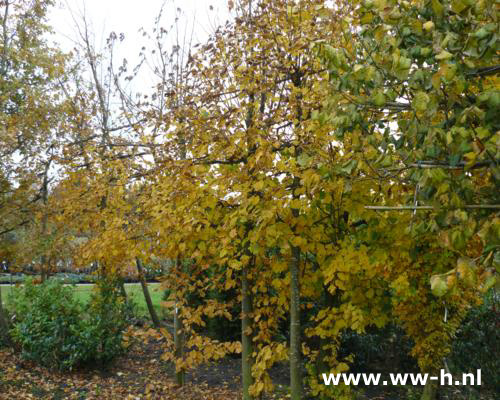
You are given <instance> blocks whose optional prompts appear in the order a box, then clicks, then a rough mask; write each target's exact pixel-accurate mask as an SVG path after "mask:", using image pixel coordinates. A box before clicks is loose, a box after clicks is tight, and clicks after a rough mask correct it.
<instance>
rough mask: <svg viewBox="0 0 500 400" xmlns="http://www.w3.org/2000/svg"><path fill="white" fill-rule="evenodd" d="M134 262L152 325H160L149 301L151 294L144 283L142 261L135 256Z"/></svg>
mask: <svg viewBox="0 0 500 400" xmlns="http://www.w3.org/2000/svg"><path fill="white" fill-rule="evenodd" d="M135 263H136V265H137V272H138V273H139V281H140V282H141V286H142V293H144V300H146V305H147V307H148V311H149V315H151V320H152V321H153V324H154V326H156V327H157V328H159V327H160V326H161V323H160V319H159V318H158V314H156V310H155V308H154V307H153V302H152V301H151V296H150V295H149V290H148V284H147V283H146V278H145V277H144V271H143V269H142V263H141V260H140V259H139V257H136V259H135Z"/></svg>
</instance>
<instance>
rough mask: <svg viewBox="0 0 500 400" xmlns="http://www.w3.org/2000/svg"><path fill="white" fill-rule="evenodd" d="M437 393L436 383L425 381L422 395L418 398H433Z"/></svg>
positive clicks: (432, 399) (430, 399)
mask: <svg viewBox="0 0 500 400" xmlns="http://www.w3.org/2000/svg"><path fill="white" fill-rule="evenodd" d="M436 395H437V390H436V384H435V383H434V382H431V381H427V383H426V384H425V386H424V390H423V392H422V397H421V398H420V400H435V399H436Z"/></svg>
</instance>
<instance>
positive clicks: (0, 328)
mask: <svg viewBox="0 0 500 400" xmlns="http://www.w3.org/2000/svg"><path fill="white" fill-rule="evenodd" d="M0 339H2V341H3V342H6V343H10V335H9V323H8V321H7V317H6V315H5V311H4V309H3V304H2V286H1V285H0Z"/></svg>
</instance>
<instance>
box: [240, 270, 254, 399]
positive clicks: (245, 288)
mask: <svg viewBox="0 0 500 400" xmlns="http://www.w3.org/2000/svg"><path fill="white" fill-rule="evenodd" d="M241 297H242V304H241V308H242V315H241V345H242V355H241V367H242V381H243V400H251V399H252V396H251V395H250V393H249V391H248V390H249V388H250V386H251V385H252V384H253V377H252V366H253V364H254V358H253V356H252V354H253V341H252V333H251V332H250V330H251V329H252V316H251V313H252V292H251V290H250V284H249V282H248V269H247V267H244V268H243V270H242V274H241Z"/></svg>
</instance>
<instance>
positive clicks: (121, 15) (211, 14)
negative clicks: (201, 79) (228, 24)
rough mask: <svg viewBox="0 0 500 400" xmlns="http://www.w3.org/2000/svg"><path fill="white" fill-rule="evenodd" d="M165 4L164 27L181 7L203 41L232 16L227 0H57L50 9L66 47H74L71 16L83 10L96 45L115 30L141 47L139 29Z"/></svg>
mask: <svg viewBox="0 0 500 400" xmlns="http://www.w3.org/2000/svg"><path fill="white" fill-rule="evenodd" d="M164 3H165V6H164V12H163V18H162V20H163V21H164V26H165V27H168V26H170V25H171V24H172V22H173V18H174V17H175V10H176V9H177V8H180V9H181V10H182V11H183V12H184V14H185V18H186V20H185V22H187V23H188V24H189V25H190V26H192V24H193V21H194V34H195V38H196V39H197V40H198V41H204V40H205V39H206V38H207V36H208V34H209V33H211V32H213V30H214V27H215V26H216V25H217V24H218V23H223V22H225V21H226V19H227V18H228V16H229V14H228V12H227V7H226V3H227V0H142V2H138V1H137V0H57V5H56V6H55V7H54V8H53V9H52V10H51V12H50V23H51V25H52V27H53V29H54V30H55V32H56V40H57V41H58V42H59V43H60V44H61V45H62V46H63V47H64V48H66V49H67V48H71V47H72V45H71V41H72V40H74V39H75V29H74V22H73V18H72V15H73V16H75V17H76V18H77V19H78V17H79V16H81V15H82V14H83V13H85V15H86V16H87V19H88V21H90V22H91V24H92V28H93V31H94V32H95V36H96V42H97V43H96V45H98V44H99V41H103V40H105V38H106V37H108V35H109V33H110V32H111V31H114V32H116V33H117V34H119V33H124V34H125V35H126V38H127V42H129V43H130V46H131V47H133V46H137V47H139V46H140V42H141V41H140V35H139V32H138V31H139V28H141V27H144V28H146V29H147V28H148V27H151V26H152V25H153V23H154V20H155V17H156V16H157V15H158V12H159V10H160V8H161V6H162V4H164ZM183 22H184V21H183ZM139 48H140V47H139Z"/></svg>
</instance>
